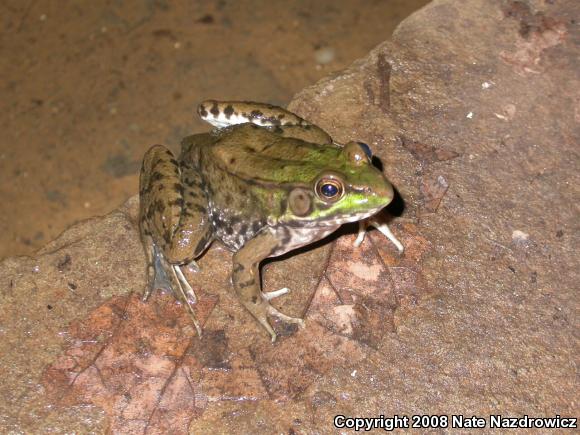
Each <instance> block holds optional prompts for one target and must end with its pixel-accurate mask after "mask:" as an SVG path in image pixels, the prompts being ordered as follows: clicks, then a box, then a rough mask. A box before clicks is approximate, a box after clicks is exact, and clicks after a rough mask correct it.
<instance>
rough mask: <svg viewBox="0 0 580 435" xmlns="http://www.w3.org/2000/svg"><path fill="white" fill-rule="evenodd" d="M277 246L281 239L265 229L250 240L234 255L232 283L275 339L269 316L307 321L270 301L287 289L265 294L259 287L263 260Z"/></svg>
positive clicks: (251, 311)
mask: <svg viewBox="0 0 580 435" xmlns="http://www.w3.org/2000/svg"><path fill="white" fill-rule="evenodd" d="M277 245H278V240H277V239H276V238H275V237H274V235H272V234H271V233H270V232H269V231H262V232H261V233H259V234H258V235H257V236H256V237H254V238H253V239H252V240H250V241H249V242H247V243H246V244H245V245H244V247H243V248H242V249H240V250H239V251H238V252H236V254H234V257H233V263H234V264H233V273H232V282H233V284H234V288H235V290H236V293H237V295H238V297H239V299H240V301H241V302H242V304H243V305H244V307H246V309H247V310H248V311H249V312H250V313H251V314H252V315H253V316H254V317H255V318H256V320H257V321H258V322H259V323H260V325H262V326H263V327H264V328H265V329H266V331H268V332H269V333H270V336H271V337H272V341H274V340H276V333H275V332H274V330H273V329H272V326H271V325H270V323H269V322H268V315H272V316H276V317H278V318H279V319H281V320H282V321H284V322H287V323H295V324H299V325H301V326H302V325H303V324H304V321H303V320H302V319H299V318H293V317H289V316H286V315H284V314H283V313H280V312H279V311H278V310H276V309H275V308H274V307H272V306H271V305H270V303H269V302H268V300H269V299H271V298H272V297H276V296H279V295H281V294H285V293H286V292H287V289H282V290H281V291H279V292H274V293H275V294H272V295H269V296H268V295H265V294H263V293H262V291H261V288H260V287H261V286H260V269H259V267H260V262H261V261H262V260H263V259H265V258H267V257H269V256H270V254H271V253H272V252H273V251H274V250H275V248H276V247H277Z"/></svg>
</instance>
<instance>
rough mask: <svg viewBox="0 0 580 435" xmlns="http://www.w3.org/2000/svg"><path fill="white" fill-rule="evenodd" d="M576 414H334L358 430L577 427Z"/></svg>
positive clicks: (345, 425)
mask: <svg viewBox="0 0 580 435" xmlns="http://www.w3.org/2000/svg"><path fill="white" fill-rule="evenodd" d="M577 423H578V422H577V419H576V418H574V417H560V416H559V415H556V416H555V417H528V416H527V415H524V416H523V417H504V416H502V415H490V416H489V417H487V418H485V417H478V416H475V415H472V416H471V417H465V416H463V415H445V414H442V415H412V416H407V415H394V416H392V417H385V416H384V415H381V416H379V417H346V416H344V415H337V416H335V417H334V427H336V428H337V429H344V428H346V429H354V430H355V431H361V430H364V431H369V430H372V429H384V430H385V431H392V430H395V429H409V428H414V429H437V428H442V429H445V428H453V429H483V428H486V427H489V428H494V429H574V428H577V427H578V424H577Z"/></svg>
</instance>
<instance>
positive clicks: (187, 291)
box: [171, 264, 197, 304]
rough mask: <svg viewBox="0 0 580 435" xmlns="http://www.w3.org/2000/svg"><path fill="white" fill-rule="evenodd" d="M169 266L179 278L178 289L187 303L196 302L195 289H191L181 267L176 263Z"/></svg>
mask: <svg viewBox="0 0 580 435" xmlns="http://www.w3.org/2000/svg"><path fill="white" fill-rule="evenodd" d="M171 267H172V268H173V270H174V271H175V275H176V277H177V279H178V280H179V283H178V284H179V286H180V291H181V292H182V294H183V296H184V297H185V300H186V301H187V303H188V304H195V303H197V296H195V291H193V288H192V287H191V285H190V284H189V282H188V281H187V278H186V277H185V275H184V274H183V272H182V270H181V267H180V266H178V265H177V264H174V265H172V266H171Z"/></svg>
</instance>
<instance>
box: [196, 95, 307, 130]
mask: <svg viewBox="0 0 580 435" xmlns="http://www.w3.org/2000/svg"><path fill="white" fill-rule="evenodd" d="M197 113H198V114H199V116H200V117H201V119H203V120H204V121H206V122H209V123H210V124H211V125H213V126H214V127H218V128H222V127H227V126H229V125H235V124H245V123H247V122H251V123H252V124H256V125H259V126H262V127H275V126H280V125H302V126H306V125H311V124H310V123H309V122H308V121H306V120H305V119H303V118H301V117H299V116H298V115H296V114H295V113H292V112H290V111H288V110H286V109H283V108H282V107H278V106H274V105H272V104H266V103H256V102H252V101H216V100H206V101H204V102H202V103H201V104H200V105H199V106H198V108H197Z"/></svg>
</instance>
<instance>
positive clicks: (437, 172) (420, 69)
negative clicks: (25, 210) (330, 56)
mask: <svg viewBox="0 0 580 435" xmlns="http://www.w3.org/2000/svg"><path fill="white" fill-rule="evenodd" d="M578 12H579V8H578V6H577V4H576V3H575V2H573V1H569V2H558V3H557V4H551V2H545V3H544V2H538V1H530V2H518V1H492V2H490V1H483V0H480V1H475V0H470V1H466V2H453V1H436V2H433V3H431V4H430V5H429V6H428V7H426V8H425V9H423V10H421V11H419V12H418V13H416V14H414V15H413V16H411V17H410V18H408V19H407V20H405V21H404V22H403V23H402V24H401V25H400V26H399V28H398V30H397V31H396V32H395V34H394V36H393V39H392V41H390V42H386V43H384V44H382V45H380V46H379V47H377V48H376V49H375V50H373V51H372V52H371V53H370V54H369V55H368V56H367V57H366V58H364V59H361V60H360V61H358V62H356V63H355V64H353V65H352V66H351V67H350V68H349V69H347V70H346V71H344V72H342V73H340V74H338V75H335V76H332V77H329V78H327V79H324V80H322V81H321V82H319V83H317V84H316V85H315V86H312V87H310V88H307V89H305V90H304V91H303V92H301V93H300V94H299V95H298V96H297V97H296V98H295V99H294V101H293V102H292V104H291V106H290V109H291V110H294V111H296V112H297V113H299V114H300V115H301V116H303V117H305V118H307V119H309V120H311V121H313V122H315V123H317V124H319V125H320V126H322V127H323V128H325V129H326V130H327V131H328V132H329V133H330V134H331V135H332V136H333V137H334V138H335V140H337V141H339V142H344V141H347V140H350V139H353V138H356V139H358V140H361V141H364V142H366V143H368V144H369V145H370V146H371V148H372V149H373V151H374V153H375V155H376V156H377V157H378V158H379V159H380V162H381V163H382V165H383V167H384V170H385V173H386V174H387V175H388V177H389V179H390V180H391V181H392V182H393V183H394V185H395V186H396V187H397V189H398V191H399V193H400V197H401V198H400V199H399V201H397V202H396V203H395V204H394V205H393V206H392V207H389V212H390V214H391V215H398V216H397V217H396V218H394V219H392V221H391V222H392V224H391V227H392V229H393V231H394V232H395V234H397V235H398V236H399V237H400V238H401V241H402V242H403V243H404V244H405V246H406V251H405V253H404V254H403V255H402V256H401V255H399V254H398V253H397V251H396V250H395V248H394V247H393V246H392V245H390V244H389V242H387V240H386V239H384V238H383V237H382V236H381V235H380V234H379V233H377V232H372V233H370V234H369V235H368V236H367V238H366V240H365V241H364V243H363V245H362V246H361V247H360V248H359V249H355V248H354V247H353V246H352V243H353V241H354V239H355V235H354V234H352V231H353V230H354V229H352V228H351V229H349V228H347V229H345V230H344V231H342V232H341V233H340V234H337V235H336V236H334V237H332V238H330V239H329V240H327V241H326V243H324V244H320V246H317V247H316V248H314V249H311V250H307V251H304V252H301V253H299V254H297V255H293V256H289V257H287V258H284V259H281V260H276V261H272V262H269V263H268V264H266V265H265V267H264V268H263V275H264V286H265V289H266V290H273V289H276V288H280V287H284V286H288V287H290V288H291V289H292V293H291V294H290V295H288V296H285V297H284V298H281V300H280V301H277V303H278V304H279V305H278V307H279V308H281V309H282V310H283V311H284V312H286V313H288V314H290V315H303V316H305V318H306V325H307V326H306V328H305V329H300V330H282V329H281V325H276V326H277V328H278V331H279V336H280V338H279V341H278V342H277V343H276V344H274V345H272V344H271V343H270V342H269V338H268V336H267V334H265V333H264V332H263V331H262V330H261V329H260V328H259V327H258V326H257V325H256V324H255V322H254V321H253V320H252V319H251V318H250V316H249V314H247V313H246V312H245V311H244V310H243V309H242V307H241V305H240V304H238V303H237V301H236V299H235V297H234V295H233V294H232V289H231V285H230V282H229V272H230V268H231V266H230V265H231V254H230V253H228V252H227V251H226V250H224V249H223V248H221V247H220V246H219V245H217V244H216V245H214V247H212V249H210V251H209V252H208V253H206V255H205V256H204V257H203V258H202V260H201V261H200V266H201V271H200V272H197V273H193V272H192V273H188V277H189V278H190V280H191V282H192V284H193V286H194V288H195V289H196V291H197V292H198V294H199V299H200V301H199V305H198V316H199V318H200V320H201V322H202V324H203V327H204V336H203V338H202V339H201V340H200V339H198V338H197V337H195V330H194V328H192V325H191V324H190V323H189V321H188V320H189V319H188V317H187V314H186V313H185V310H184V309H183V307H182V306H180V305H179V304H177V303H176V302H175V301H174V300H173V298H172V296H171V295H163V294H161V293H159V292H157V293H155V295H154V296H152V298H151V300H150V301H148V302H147V303H144V302H142V301H141V300H140V297H139V295H140V294H141V291H142V288H143V285H144V277H145V276H144V255H143V253H142V250H141V248H140V244H139V240H138V233H137V228H136V213H137V207H136V206H137V200H136V198H133V199H131V200H130V201H129V202H128V203H127V204H126V205H125V206H124V207H123V208H121V209H120V210H119V211H117V212H115V213H112V214H110V215H108V216H105V217H103V218H95V219H92V220H90V221H86V222H83V223H81V224H78V225H76V226H74V227H72V228H71V229H69V230H68V231H66V232H65V233H64V234H63V235H62V236H61V237H60V238H59V239H57V240H56V241H54V242H52V243H50V244H49V245H48V246H46V247H45V248H44V249H42V250H41V251H39V252H38V254H37V255H36V256H34V257H30V258H29V257H19V258H12V259H7V260H5V261H3V262H2V263H1V264H0V286H1V287H0V289H1V292H2V293H1V295H2V298H1V300H0V328H1V329H0V334H1V335H0V336H1V337H2V338H1V341H0V346H2V349H1V355H2V356H1V357H0V361H1V363H0V367H1V370H2V375H3V376H2V378H3V379H4V381H3V383H2V385H1V386H0V396H1V398H2V400H0V426H1V427H2V428H3V429H5V430H15V431H26V432H31V431H41V430H42V431H47V430H49V429H50V430H55V431H65V430H67V431H69V432H70V431H72V430H75V429H76V430H77V431H88V430H92V431H96V432H104V431H106V430H112V431H115V432H118V431H121V430H122V431H124V432H126V433H144V432H148V433H164V432H168V431H171V432H172V433H185V432H187V431H188V430H189V431H190V432H192V433H203V432H205V431H209V430H211V431H212V432H216V431H217V432H228V431H234V432H240V433H243V432H249V431H255V430H256V429H258V430H260V431H263V432H265V433H274V432H278V433H280V432H284V433H316V432H320V433H322V432H327V431H329V430H330V429H332V420H333V417H334V416H335V415H337V414H344V415H349V416H369V417H373V416H379V415H381V414H382V415H385V416H390V415H394V414H399V415H401V414H405V415H412V414H446V415H452V414H456V415H457V414H464V415H467V416H471V415H479V416H483V417H487V416H489V415H490V414H502V415H505V416H521V415H524V414H527V415H529V416H555V415H556V414H559V415H562V416H577V415H575V413H577V409H578V403H577V391H578V380H577V373H576V367H575V363H576V361H578V357H579V353H580V352H579V350H580V349H579V343H578V336H577V331H578V327H579V324H578V319H579V316H578V308H579V304H578V296H577V282H578V278H579V276H578V256H577V254H576V250H575V248H576V247H577V246H578V242H579V240H578V223H577V222H578V219H577V216H578V206H577V203H578V190H577V186H578V173H579V172H578V148H577V140H578V134H579V125H580V108H579V106H578V91H577V90H578V89H580V86H579V83H578V79H577V74H576V71H577V70H578V67H579V65H578V58H579V57H578V51H579V50H578V42H579V35H578V31H577V29H576V27H575V25H574V24H573V21H572V20H573V19H574V18H575V17H576V16H577V15H578ZM349 230H350V231H351V233H349Z"/></svg>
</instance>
